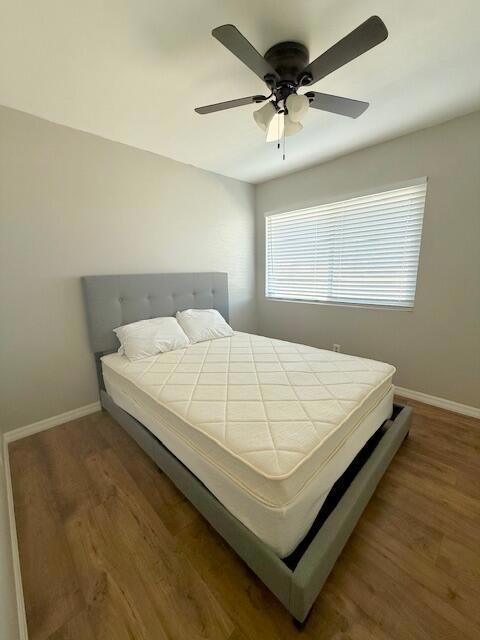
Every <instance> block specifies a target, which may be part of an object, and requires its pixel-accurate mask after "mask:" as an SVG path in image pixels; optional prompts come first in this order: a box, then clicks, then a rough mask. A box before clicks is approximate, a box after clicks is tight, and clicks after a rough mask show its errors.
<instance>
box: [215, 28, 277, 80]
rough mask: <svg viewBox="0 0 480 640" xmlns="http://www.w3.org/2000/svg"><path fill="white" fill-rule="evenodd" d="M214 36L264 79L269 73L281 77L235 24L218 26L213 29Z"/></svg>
mask: <svg viewBox="0 0 480 640" xmlns="http://www.w3.org/2000/svg"><path fill="white" fill-rule="evenodd" d="M212 36H213V37H214V38H216V39H217V40H218V41H219V42H221V43H222V44H223V46H224V47H226V48H227V49H228V50H229V51H231V53H233V55H234V56H237V58H239V60H241V61H242V62H243V64H245V65H247V67H248V68H249V69H251V70H252V71H253V73H255V74H257V76H258V77H259V78H261V79H262V80H264V79H265V76H268V75H271V76H273V77H274V78H278V77H279V76H278V74H277V72H276V71H275V70H274V68H273V67H272V66H271V65H270V64H268V62H267V61H266V60H265V58H264V57H263V56H262V55H260V54H259V53H258V51H257V50H256V49H255V47H254V46H253V45H251V44H250V42H249V41H248V40H247V39H246V38H245V36H243V35H242V34H241V33H240V31H239V30H238V29H237V27H235V26H234V25H233V24H224V25H222V26H221V27H216V28H215V29H214V30H213V31H212Z"/></svg>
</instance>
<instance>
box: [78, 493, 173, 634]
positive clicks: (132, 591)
mask: <svg viewBox="0 0 480 640" xmlns="http://www.w3.org/2000/svg"><path fill="white" fill-rule="evenodd" d="M66 531H67V537H68V540H69V544H70V546H71V549H72V555H73V558H74V563H75V571H76V575H77V576H78V580H79V582H80V584H81V588H82V592H83V594H84V598H85V602H86V607H87V610H88V614H89V619H90V624H91V627H92V628H93V631H94V634H95V636H96V637H97V638H98V639H100V638H117V639H118V640H131V639H132V638H136V639H138V640H148V639H150V638H158V639H159V640H166V639H167V638H168V636H167V634H166V632H165V630H164V629H163V627H162V624H161V620H160V618H159V616H158V615H157V612H156V611H155V608H154V606H153V603H152V602H151V600H150V598H149V597H148V593H147V591H146V589H145V587H144V584H143V582H142V579H141V576H140V575H139V573H138V571H136V568H135V567H134V565H133V563H132V562H131V559H130V557H129V554H128V550H127V549H126V548H125V547H124V546H123V545H122V544H121V543H120V541H119V540H118V536H116V535H115V529H114V526H113V523H112V522H111V521H110V519H109V517H108V513H107V511H106V510H105V506H104V505H103V504H100V505H98V506H96V507H94V508H93V509H90V510H89V511H83V512H81V513H79V514H77V515H76V516H75V517H74V518H71V519H70V520H69V521H68V523H67V524H66Z"/></svg>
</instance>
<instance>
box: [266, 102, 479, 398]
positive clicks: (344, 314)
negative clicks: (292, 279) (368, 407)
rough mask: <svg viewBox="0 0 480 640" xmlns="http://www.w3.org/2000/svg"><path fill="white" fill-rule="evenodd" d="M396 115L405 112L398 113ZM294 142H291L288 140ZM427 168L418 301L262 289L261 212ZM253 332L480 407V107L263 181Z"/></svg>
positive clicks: (338, 196) (376, 185)
mask: <svg viewBox="0 0 480 640" xmlns="http://www.w3.org/2000/svg"><path fill="white" fill-rule="evenodd" d="M398 116H399V117H401V114H398ZM292 144H294V142H293V139H292ZM425 175H426V176H428V192H427V201H426V209H425V217H424V227H423V239H422V250H421V255H420V264H419V273H418V281H417V295H416V302H415V309H414V310H413V311H412V312H408V311H400V310H398V311H389V310H384V311H382V310H372V309H365V308H346V307H340V306H326V305H318V304H303V303H292V302H274V301H269V300H266V299H265V297H264V291H265V284H264V276H265V273H264V271H265V270H264V260H265V250H264V245H265V231H264V215H265V214H266V213H269V212H275V211H283V210H293V209H297V208H301V207H305V206H311V205H314V204H318V203H322V202H323V203H325V202H331V201H335V200H342V199H344V198H346V197H348V196H349V195H353V194H355V192H357V193H359V192H362V191H366V190H370V189H379V190H381V189H382V188H383V187H385V186H389V185H392V184H395V183H398V182H401V181H404V180H408V179H410V178H416V177H420V176H425ZM256 206H257V274H258V281H257V291H258V305H257V308H258V314H259V317H258V322H259V332H260V333H262V334H264V335H268V336H274V337H278V338H284V339H287V340H294V341H299V342H305V343H306V344H311V345H314V346H318V347H322V348H326V349H331V348H332V345H333V343H338V344H340V345H342V350H343V351H344V352H346V353H353V354H356V355H360V356H365V357H370V358H374V359H378V360H384V361H386V362H390V363H392V364H394V365H395V366H396V367H397V369H398V373H397V376H396V383H397V384H398V385H400V386H403V387H406V388H409V389H413V390H415V391H420V392H423V393H427V394H431V395H435V396H440V397H443V398H447V399H449V400H453V401H456V402H460V403H463V404H467V405H471V406H475V407H479V406H480V113H479V112H476V113H473V114H471V115H468V116H464V117H462V118H458V119H455V120H451V121H450V122H447V123H445V124H442V125H439V126H436V127H431V128H429V129H424V130H422V131H419V132H416V133H413V134H409V135H406V136H404V137H401V138H397V139H395V140H392V141H390V142H386V143H384V144H379V145H376V146H374V147H370V148H368V149H364V150H362V151H358V152H356V153H352V154H350V155H347V156H343V157H341V158H339V159H337V160H335V161H332V162H329V163H325V164H321V165H318V166H316V167H314V168H311V169H308V170H305V171H300V172H298V173H293V174H291V175H288V176H285V177H282V178H278V179H276V180H271V181H269V182H265V183H263V184H261V185H259V186H258V187H257V189H256Z"/></svg>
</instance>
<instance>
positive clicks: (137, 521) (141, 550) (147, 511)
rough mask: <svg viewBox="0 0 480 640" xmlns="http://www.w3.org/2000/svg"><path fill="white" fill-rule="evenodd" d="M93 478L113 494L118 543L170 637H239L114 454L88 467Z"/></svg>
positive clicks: (108, 504) (109, 507) (111, 512)
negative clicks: (201, 634) (233, 633)
mask: <svg viewBox="0 0 480 640" xmlns="http://www.w3.org/2000/svg"><path fill="white" fill-rule="evenodd" d="M87 464H88V468H89V471H90V473H91V475H92V477H95V478H96V480H97V482H98V484H99V486H102V485H103V486H105V487H108V486H109V485H111V487H112V488H115V489H116V491H115V493H113V492H110V491H109V490H108V489H107V495H108V496H109V497H108V499H107V500H106V501H105V503H104V507H105V510H106V512H107V513H108V516H109V519H110V522H111V524H112V527H113V530H114V531H116V537H117V540H118V541H119V542H120V543H122V545H123V546H124V547H125V549H126V550H127V551H128V557H129V558H130V560H131V562H132V563H133V564H134V565H135V567H136V569H137V571H138V573H139V575H140V576H141V578H142V581H143V583H144V586H145V589H146V590H147V592H148V595H149V597H150V599H151V600H152V602H153V603H154V605H155V609H156V611H157V614H158V615H159V617H160V619H161V620H162V626H163V627H164V628H165V629H166V630H167V632H168V635H169V636H170V637H180V635H179V629H180V626H181V628H182V629H183V633H184V634H185V636H187V637H191V638H195V637H197V636H199V635H200V633H199V630H203V631H204V632H205V635H206V637H208V638H211V639H212V640H216V639H220V640H224V639H226V638H228V637H229V635H231V633H232V632H233V626H232V624H231V622H230V620H229V618H228V616H227V615H226V614H225V612H224V611H223V609H222V607H221V606H220V605H219V603H218V602H217V600H216V599H215V598H214V596H213V595H212V593H211V592H210V590H209V588H208V587H207V585H206V584H205V582H204V581H203V580H202V579H201V578H200V576H199V575H198V574H197V572H196V571H195V570H194V569H193V567H192V566H191V564H190V563H189V561H188V560H187V558H186V557H183V556H182V555H180V554H178V553H177V552H176V550H175V548H174V541H173V539H172V538H171V536H170V533H169V532H168V530H166V528H165V526H164V524H163V522H162V521H161V519H160V517H159V516H158V515H157V514H156V512H155V511H154V510H153V509H152V508H151V506H150V504H149V502H148V501H147V500H146V499H145V497H144V496H143V494H142V493H141V492H140V491H139V489H138V487H137V486H136V484H135V482H134V481H133V479H132V478H131V477H130V476H129V474H128V472H127V471H126V469H125V468H124V467H123V466H122V464H121V463H120V461H119V460H118V459H117V458H116V456H115V454H114V453H113V452H111V451H106V452H104V453H101V454H98V455H95V456H92V458H91V459H89V460H88V462H87Z"/></svg>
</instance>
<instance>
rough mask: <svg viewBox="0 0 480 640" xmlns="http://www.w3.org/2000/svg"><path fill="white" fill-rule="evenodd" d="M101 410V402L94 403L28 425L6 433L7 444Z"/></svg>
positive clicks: (4, 435)
mask: <svg viewBox="0 0 480 640" xmlns="http://www.w3.org/2000/svg"><path fill="white" fill-rule="evenodd" d="M100 409H101V406H100V402H98V401H97V402H92V404H86V405H85V406H83V407H78V409H72V411H66V412H65V413H61V414H59V415H58V416H52V417H51V418H45V420H40V421H39V422H34V423H33V424H27V425H26V426H25V427H18V428H17V429H12V430H11V431H7V432H5V433H4V434H3V437H4V439H5V442H7V443H8V442H14V441H15V440H20V439H21V438H26V437H27V436H32V435H33V434H34V433H39V432H40V431H46V430H47V429H51V428H52V427H57V426H58V425H59V424H64V423H65V422H70V421H71V420H76V419H77V418H83V416H88V414H89V413H95V412H96V411H100Z"/></svg>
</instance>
